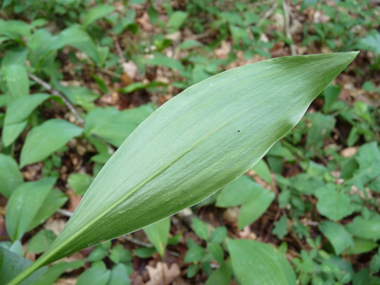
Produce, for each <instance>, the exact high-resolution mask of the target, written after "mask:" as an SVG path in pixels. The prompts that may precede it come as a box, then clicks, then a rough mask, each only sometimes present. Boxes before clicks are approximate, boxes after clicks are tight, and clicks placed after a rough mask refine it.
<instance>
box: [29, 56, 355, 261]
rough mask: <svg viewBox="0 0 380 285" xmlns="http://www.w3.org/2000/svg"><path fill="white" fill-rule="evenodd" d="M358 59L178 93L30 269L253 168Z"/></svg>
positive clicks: (178, 206)
mask: <svg viewBox="0 0 380 285" xmlns="http://www.w3.org/2000/svg"><path fill="white" fill-rule="evenodd" d="M356 54H357V53H354V52H351V53H338V54H325V55H310V56H296V57H282V58H276V59H269V60H266V61H261V62H257V63H254V64H251V65H246V66H243V67H239V68H235V69H233V70H229V71H226V72H223V73H221V74H219V75H216V76H213V77H211V78H209V79H207V80H204V81H202V82H200V83H198V84H196V85H194V86H192V87H190V88H188V89H186V90H185V91H183V92H182V93H181V94H180V95H178V96H176V97H175V98H173V99H172V100H170V101H169V102H167V103H166V104H164V105H163V106H162V107H160V108H159V109H158V110H156V111H155V112H154V113H153V114H152V115H151V116H150V117H149V118H148V119H146V120H145V121H144V122H143V123H142V124H141V125H140V126H139V127H138V128H137V129H136V130H135V131H134V132H133V133H132V134H131V135H130V136H129V137H128V138H127V140H126V141H125V142H124V143H123V144H122V145H121V147H120V148H119V149H118V151H117V152H116V153H115V154H114V155H113V157H112V158H111V159H110V160H109V161H108V163H107V164H106V165H105V166H104V167H103V169H102V170H101V172H100V173H99V175H98V176H97V177H96V179H95V180H94V182H93V183H92V185H91V186H90V188H89V190H88V191H87V192H86V194H85V196H84V198H83V199H82V201H81V203H80V205H79V206H78V208H77V210H76V212H75V213H74V215H73V217H72V218H71V219H70V221H69V222H68V224H67V226H66V228H65V229H64V231H63V232H62V233H61V235H60V236H59V237H58V238H57V239H56V240H55V242H54V243H53V245H52V246H51V247H50V249H49V250H48V251H47V252H46V253H45V254H44V255H43V256H42V257H41V259H40V260H39V261H37V264H36V265H35V266H36V267H37V266H42V265H44V264H47V263H50V262H53V261H55V260H57V259H59V258H62V257H64V256H66V255H69V254H71V253H74V252H76V251H78V250H81V249H83V248H86V247H88V246H91V245H93V244H96V243H99V242H100V241H104V240H108V239H111V238H115V237H118V236H120V235H123V234H126V233H129V232H132V231H136V230H138V229H140V228H142V227H145V226H147V225H149V224H151V223H153V222H156V221H158V220H161V219H163V218H165V217H168V216H170V215H172V214H174V213H176V212H178V211H180V210H182V209H184V208H186V207H189V206H191V205H194V204H195V203H198V202H200V201H202V200H203V199H205V198H207V197H208V196H210V195H211V194H213V193H214V192H215V191H217V190H218V189H220V188H221V187H223V186H225V185H226V184H228V183H230V182H231V181H233V180H234V179H236V178H237V177H239V176H240V175H242V174H243V173H244V172H245V171H247V170H248V169H250V168H251V167H252V166H253V165H254V164H255V163H256V162H257V161H259V160H260V159H261V157H262V156H263V155H265V153H266V152H267V151H268V150H269V149H270V147H271V146H272V145H273V144H274V143H275V142H276V141H277V140H279V139H280V138H282V137H283V136H284V135H285V134H286V133H287V132H288V131H290V130H291V129H292V128H293V127H294V126H295V125H296V124H297V123H298V122H299V120H300V119H301V118H302V116H303V115H304V113H305V112H306V110H307V108H308V106H309V105H310V103H311V102H312V100H313V99H314V98H315V97H316V96H317V95H318V94H319V93H320V92H321V91H322V90H323V89H324V88H325V87H326V86H327V85H328V84H329V83H330V82H331V80H332V79H333V78H334V77H335V76H337V75H338V74H339V73H340V72H341V71H342V70H343V69H344V68H345V67H346V66H347V65H348V64H349V63H350V62H351V61H352V60H353V59H354V58H355V56H356Z"/></svg>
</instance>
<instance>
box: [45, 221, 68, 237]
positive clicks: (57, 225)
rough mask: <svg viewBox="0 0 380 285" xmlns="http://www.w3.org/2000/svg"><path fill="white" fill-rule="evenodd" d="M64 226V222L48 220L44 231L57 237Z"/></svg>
mask: <svg viewBox="0 0 380 285" xmlns="http://www.w3.org/2000/svg"><path fill="white" fill-rule="evenodd" d="M65 226H66V222H65V221H64V220H52V221H51V220H49V221H48V222H47V223H46V224H45V225H44V228H45V230H51V231H53V232H54V233H55V234H56V235H57V236H58V235H59V234H60V233H61V232H62V231H63V228H64V227H65Z"/></svg>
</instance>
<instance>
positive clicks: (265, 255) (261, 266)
mask: <svg viewBox="0 0 380 285" xmlns="http://www.w3.org/2000/svg"><path fill="white" fill-rule="evenodd" d="M227 247H228V250H229V252H230V254H231V260H232V267H233V269H234V273H235V276H236V277H237V279H238V280H239V282H240V283H241V284H242V285H245V284H249V285H255V284H257V285H262V284H276V285H281V284H284V285H285V284H286V285H288V284H296V275H295V274H294V271H293V268H292V267H291V265H290V264H289V262H288V261H287V260H286V258H285V256H284V255H282V254H281V253H280V252H278V251H277V250H276V249H275V248H274V247H272V246H271V245H269V244H265V243H261V242H257V241H253V240H232V239H228V240H227Z"/></svg>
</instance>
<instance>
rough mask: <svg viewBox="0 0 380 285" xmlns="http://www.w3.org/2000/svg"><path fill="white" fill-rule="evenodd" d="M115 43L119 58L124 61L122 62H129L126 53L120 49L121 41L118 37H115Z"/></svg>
mask: <svg viewBox="0 0 380 285" xmlns="http://www.w3.org/2000/svg"><path fill="white" fill-rule="evenodd" d="M113 41H114V42H115V47H116V50H117V53H118V54H119V57H120V58H121V59H122V62H123V63H124V62H127V59H126V58H125V56H124V53H123V51H122V49H121V47H120V44H119V41H118V40H117V37H113Z"/></svg>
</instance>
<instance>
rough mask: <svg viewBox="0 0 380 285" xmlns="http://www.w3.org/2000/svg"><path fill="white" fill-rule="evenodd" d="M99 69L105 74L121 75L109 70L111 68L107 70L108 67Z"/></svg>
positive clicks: (118, 76)
mask: <svg viewBox="0 0 380 285" xmlns="http://www.w3.org/2000/svg"><path fill="white" fill-rule="evenodd" d="M99 71H100V72H103V73H105V74H107V75H110V76H113V77H116V78H120V77H121V75H120V74H118V73H115V72H113V71H111V70H108V69H104V68H101V69H99Z"/></svg>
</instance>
